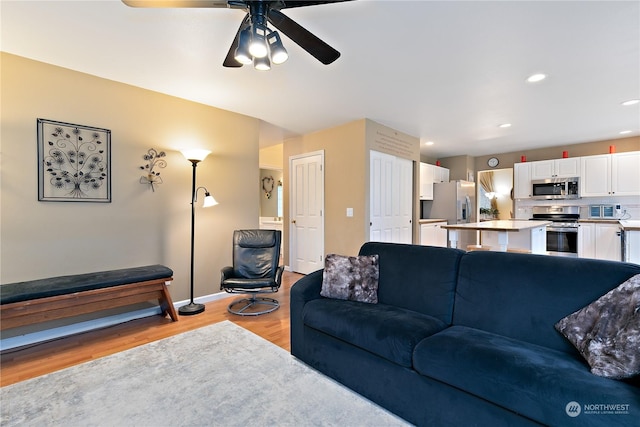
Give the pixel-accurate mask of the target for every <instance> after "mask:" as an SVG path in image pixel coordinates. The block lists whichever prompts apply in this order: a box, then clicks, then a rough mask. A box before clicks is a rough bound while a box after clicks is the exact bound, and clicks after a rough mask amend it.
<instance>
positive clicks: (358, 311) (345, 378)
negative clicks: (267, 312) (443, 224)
mask: <svg viewBox="0 0 640 427" xmlns="http://www.w3.org/2000/svg"><path fill="white" fill-rule="evenodd" d="M373 254H378V255H379V269H380V274H379V288H378V300H379V302H378V304H366V303H361V302H355V301H347V300H338V299H329V298H324V297H321V296H320V291H321V286H322V273H323V272H322V270H320V271H316V272H314V273H311V274H309V275H307V276H305V277H304V278H302V279H301V280H299V281H298V282H297V283H296V284H295V285H294V286H293V287H292V288H291V353H292V354H293V355H294V356H295V357H297V358H298V359H300V360H302V361H303V362H305V363H307V364H308V365H310V366H312V367H314V368H315V369H317V370H319V371H320V372H322V373H324V374H326V375H328V376H329V377H331V378H333V379H335V380H337V381H339V382H340V383H342V384H344V385H346V386H347V387H349V388H351V389H353V390H355V391H356V392H358V393H360V394H361V395H363V396H365V397H367V398H369V399H370V400H372V401H374V402H376V403H378V404H379V405H381V406H382V407H384V408H387V409H388V410H390V411H391V412H393V413H395V414H397V415H399V416H400V417H402V418H404V419H406V420H407V421H409V422H411V423H413V424H416V425H429V426H449V425H450V426H473V425H476V426H501V425H502V426H520V425H556V426H570V425H576V426H578V425H579V426H590V425H591V426H617V425H621V426H638V425H640V424H639V423H640V421H639V420H640V381H639V378H638V377H635V378H632V379H630V380H612V379H607V378H602V377H598V376H596V375H593V374H592V373H591V372H590V371H589V366H588V365H587V363H586V362H585V361H584V359H583V358H582V357H581V356H580V354H579V353H578V352H577V350H576V349H575V348H574V347H573V346H572V345H571V343H569V342H568V341H567V340H566V339H565V338H564V337H563V336H562V335H561V334H560V333H558V332H557V331H556V330H555V329H554V324H555V323H556V322H557V321H558V320H560V319H561V318H563V317H565V316H566V315H568V314H570V313H573V312H574V311H576V310H578V309H580V308H582V307H584V306H585V305H587V304H589V303H591V302H592V301H594V300H596V299H598V298H599V297H600V296H602V295H604V294H606V293H607V292H608V291H610V290H611V289H613V288H615V287H617V286H618V285H619V284H621V283H623V282H624V281H626V280H627V279H629V278H630V277H632V276H634V275H636V274H640V265H636V264H628V263H620V262H612V261H599V260H588V259H577V258H563V257H551V256H545V255H527V254H517V253H503V252H469V253H467V252H464V251H461V250H457V249H449V248H436V247H430V246H413V245H400V244H388V243H366V244H364V245H363V246H362V248H361V249H360V255H373ZM578 413H579V414H578ZM577 414H578V415H577ZM576 415H577V416H576Z"/></svg>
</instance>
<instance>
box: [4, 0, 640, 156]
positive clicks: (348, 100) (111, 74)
mask: <svg viewBox="0 0 640 427" xmlns="http://www.w3.org/2000/svg"><path fill="white" fill-rule="evenodd" d="M0 5H1V10H0V13H1V19H2V33H1V48H2V50H3V51H6V52H9V53H13V54H17V55H21V56H24V57H28V58H33V59H36V60H39V61H43V62H47V63H51V64H55V65H59V66H62V67H67V68H71V69H74V70H78V71H82V72H86V73H90V74H93V75H96V76H100V77H104V78H107V79H111V80H116V81H120V82H124V83H128V84H131V85H135V86H139V87H143V88H147V89H151V90H155V91H158V92H163V93H166V94H170V95H175V96H178V97H181V98H185V99H189V100H193V101H197V102H201V103H204V104H208V105H213V106H216V107H219V108H223V109H227V110H231V111H235V112H238V113H242V114H246V115H249V116H253V117H257V118H260V119H262V120H264V121H265V122H267V125H265V126H264V129H265V132H264V138H263V141H262V142H263V143H267V144H268V143H271V142H274V141H278V140H279V139H281V138H282V137H283V136H284V137H287V136H291V135H295V134H306V133H310V132H314V131H318V130H321V129H326V128H330V127H333V126H336V125H340V124H343V123H346V122H349V121H352V120H356V119H361V118H369V119H372V120H374V121H376V122H379V123H381V124H384V125H387V126H390V127H392V128H394V129H396V130H399V131H401V132H404V133H407V134H410V135H414V136H417V137H420V139H421V140H422V141H434V145H432V146H430V147H423V148H422V152H423V153H424V154H426V155H428V156H433V157H447V156H452V155H461V154H469V155H472V156H478V155H484V154H492V153H501V152H509V151H521V150H522V151H524V150H527V149H532V148H538V147H545V146H557V145H563V144H574V143H580V142H587V141H596V140H605V139H613V138H619V137H623V135H620V134H619V132H620V131H623V130H631V131H632V133H631V134H630V135H638V134H640V113H639V111H640V107H639V105H635V106H631V107H623V106H621V105H620V103H621V102H623V101H625V100H629V99H633V98H640V1H621V2H614V1H531V2H525V1H466V2H463V1H390V0H387V1H373V0H358V1H353V2H346V3H336V4H328V5H320V6H311V7H304V8H295V9H285V10H284V13H285V14H286V15H287V16H289V17H290V18H292V19H294V20H295V21H296V22H298V23H299V24H301V25H302V26H304V27H305V28H307V29H308V30H310V31H311V32H313V33H314V34H316V35H317V36H318V37H320V38H321V39H323V40H324V41H326V42H327V43H329V44H330V45H332V46H333V47H335V48H336V49H337V50H339V51H340V52H341V53H342V56H341V57H340V58H339V59H338V60H337V61H336V62H334V63H333V64H331V65H328V66H325V65H322V64H321V63H320V62H318V61H316V60H315V59H314V58H313V57H311V56H310V55H309V54H307V53H306V52H305V51H303V50H302V49H301V48H299V47H298V46H297V45H295V44H294V43H293V42H291V40H289V39H288V38H287V37H286V36H283V42H284V44H285V47H286V48H287V49H288V50H289V56H290V58H289V60H288V61H287V62H285V63H284V64H282V65H279V66H274V67H273V68H272V70H271V71H266V72H259V71H256V70H254V69H253V68H252V67H247V66H244V67H243V68H240V69H229V68H224V67H222V61H223V60H224V57H225V55H226V53H227V50H228V48H229V46H230V44H231V42H232V40H233V38H234V36H235V33H236V31H237V29H238V26H239V25H240V22H241V20H242V19H243V16H244V15H243V13H244V12H242V11H239V10H232V9H202V8H195V9H140V8H130V7H128V6H125V5H124V4H123V3H121V2H120V1H119V0H107V1H96V0H91V1H89V0H85V1H55V0H47V1H24V0H21V1H8V0H2V1H1V3H0ZM537 72H542V73H546V74H548V76H549V77H548V78H547V79H546V80H545V81H543V82H540V83H537V84H530V83H526V81H525V79H526V78H527V77H528V76H529V75H531V74H533V73H537ZM501 123H511V124H512V127H510V128H508V129H501V128H498V125H499V124H501ZM624 136H629V135H624Z"/></svg>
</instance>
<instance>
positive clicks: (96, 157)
mask: <svg viewBox="0 0 640 427" xmlns="http://www.w3.org/2000/svg"><path fill="white" fill-rule="evenodd" d="M37 123H38V200H41V201H65V202H66V201H73V202H103V203H109V202H111V158H110V157H111V131H110V130H109V129H101V128H95V127H90V126H83V125H74V124H71V123H63V122H56V121H53V120H46V119H38V121H37Z"/></svg>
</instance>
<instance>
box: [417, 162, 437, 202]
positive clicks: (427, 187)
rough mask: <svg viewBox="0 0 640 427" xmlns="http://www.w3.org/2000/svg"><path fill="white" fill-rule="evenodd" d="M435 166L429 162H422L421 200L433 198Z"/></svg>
mask: <svg viewBox="0 0 640 427" xmlns="http://www.w3.org/2000/svg"><path fill="white" fill-rule="evenodd" d="M434 168H435V166H433V165H430V164H428V163H420V200H433V172H434V171H433V169H434Z"/></svg>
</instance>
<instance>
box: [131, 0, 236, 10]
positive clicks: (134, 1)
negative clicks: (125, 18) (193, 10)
mask: <svg viewBox="0 0 640 427" xmlns="http://www.w3.org/2000/svg"><path fill="white" fill-rule="evenodd" d="M122 3H124V4H126V5H127V6H130V7H213V8H216V7H218V8H228V7H231V6H230V5H229V3H233V2H227V1H226V0H122Z"/></svg>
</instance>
